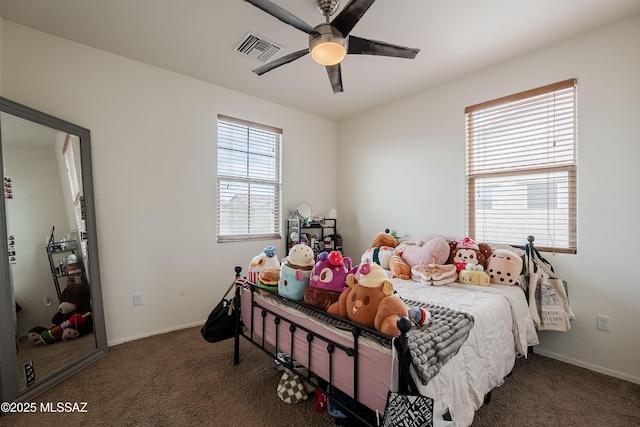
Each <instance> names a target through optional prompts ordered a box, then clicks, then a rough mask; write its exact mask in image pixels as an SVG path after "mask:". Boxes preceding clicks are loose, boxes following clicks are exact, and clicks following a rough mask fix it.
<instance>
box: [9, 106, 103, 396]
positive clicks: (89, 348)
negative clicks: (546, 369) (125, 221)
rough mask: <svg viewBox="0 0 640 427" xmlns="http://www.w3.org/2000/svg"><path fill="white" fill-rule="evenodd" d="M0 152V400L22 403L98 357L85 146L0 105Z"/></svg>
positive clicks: (40, 119)
mask: <svg viewBox="0 0 640 427" xmlns="http://www.w3.org/2000/svg"><path fill="white" fill-rule="evenodd" d="M0 143H1V145H2V152H1V156H0V158H1V160H2V166H3V173H4V203H2V204H0V219H1V224H0V234H1V235H2V238H3V239H4V242H6V244H4V245H3V248H4V249H3V260H2V261H0V274H1V276H0V277H2V282H1V283H0V295H1V298H0V319H1V320H2V324H1V326H0V344H1V347H2V350H1V351H0V361H1V362H2V367H1V369H0V378H1V380H2V389H1V390H2V400H3V401H12V400H26V399H29V398H30V397H32V396H35V395H36V394H38V393H40V392H42V391H44V390H45V389H46V388H48V387H50V386H51V385H53V384H55V383H57V382H59V381H61V380H62V379H64V378H65V377H66V376H68V375H71V374H72V373H74V372H75V371H77V370H78V369H81V368H82V367H84V366H86V365H87V364H89V363H92V362H93V361H94V360H96V359H98V358H99V357H102V356H103V355H105V354H106V352H107V345H106V333H105V327H104V315H103V308H102V295H101V289H100V278H99V266H98V253H97V241H96V228H95V214H94V202H93V185H92V174H91V145H90V138H89V131H88V130H87V129H84V128H81V127H78V126H76V125H73V124H71V123H68V122H65V121H63V120H60V119H57V118H55V117H52V116H49V115H47V114H44V113H41V112H38V111H36V110H33V109H31V108H28V107H26V106H23V105H20V104H17V103H14V102H12V101H10V100H7V99H4V98H0ZM62 301H64V302H62ZM69 310H70V311H69ZM67 311H68V312H67ZM72 315H75V316H73V317H72Z"/></svg>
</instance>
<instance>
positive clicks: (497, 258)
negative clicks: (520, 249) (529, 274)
mask: <svg viewBox="0 0 640 427" xmlns="http://www.w3.org/2000/svg"><path fill="white" fill-rule="evenodd" d="M522 264H523V261H522V258H520V256H518V255H517V254H515V253H514V252H512V251H510V250H508V249H496V250H495V251H493V253H492V254H491V256H490V257H489V261H487V271H488V272H489V278H490V281H491V283H495V284H496V285H515V284H517V282H518V279H519V278H520V273H521V272H522Z"/></svg>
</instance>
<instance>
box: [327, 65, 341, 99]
mask: <svg viewBox="0 0 640 427" xmlns="http://www.w3.org/2000/svg"><path fill="white" fill-rule="evenodd" d="M326 68H327V74H329V81H330V82H331V87H332V88H333V93H338V92H344V90H343V89H342V71H341V70H340V64H336V65H327V67H326Z"/></svg>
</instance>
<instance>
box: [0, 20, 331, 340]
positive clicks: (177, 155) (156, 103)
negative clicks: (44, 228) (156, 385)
mask: <svg viewBox="0 0 640 427" xmlns="http://www.w3.org/2000/svg"><path fill="white" fill-rule="evenodd" d="M3 24H4V25H3V28H2V43H3V50H2V60H1V61H0V63H1V64H2V67H3V72H2V87H1V93H2V96H4V97H6V98H9V99H12V100H14V101H17V102H20V103H22V104H25V105H29V106H31V107H33V108H35V109H38V110H41V111H44V112H46V113H49V114H52V115H54V116H57V117H60V118H62V119H64V120H67V121H70V122H72V123H76V124H78V125H80V126H83V127H85V128H88V129H89V130H90V131H91V141H92V160H93V173H94V184H95V197H96V210H97V228H98V239H99V241H98V242H99V256H100V268H101V273H102V274H101V277H102V289H103V296H104V304H105V314H106V325H107V338H108V342H109V344H111V345H113V344H116V343H120V342H123V341H126V340H129V339H133V338H138V337H142V336H146V335H150V334H155V333H159V332H163V331H169V330H173V329H179V328H182V327H185V326H190V325H197V324H201V323H202V322H203V321H204V319H205V318H206V317H207V315H208V314H209V312H210V311H211V309H212V307H213V306H214V305H215V303H216V302H217V301H218V300H219V299H220V298H221V296H222V293H223V292H224V290H226V288H227V287H228V285H229V284H230V283H231V281H232V280H233V277H234V271H233V267H234V266H235V265H242V266H243V267H244V268H245V270H246V266H247V265H248V263H249V261H250V260H251V258H252V257H253V256H254V255H256V254H258V253H259V252H260V251H262V249H263V248H264V247H265V246H267V245H272V244H273V245H276V246H277V247H278V251H279V255H280V256H284V242H283V241H281V240H280V241H263V242H254V243H246V244H245V243H225V244H218V243H216V230H215V195H216V140H217V136H216V132H217V126H216V115H217V114H225V115H229V116H233V117H238V118H242V119H245V120H250V121H254V122H258V123H264V124H267V125H271V126H276V127H279V128H282V129H283V130H284V150H283V157H284V168H283V180H284V202H283V209H284V211H285V212H287V211H288V209H289V208H292V207H294V206H295V205H296V204H297V203H298V202H300V201H301V200H306V201H307V202H309V203H310V204H311V206H312V207H313V208H314V211H315V212H316V213H317V214H325V215H326V213H327V211H328V210H329V209H330V208H332V207H336V205H337V169H336V166H335V158H336V157H337V124H336V122H334V121H331V120H327V119H323V118H319V117H316V116H312V115H309V114H306V113H302V112H299V111H296V110H293V109H290V108H286V107H283V106H280V105H277V104H273V103H270V102H265V101H262V100H260V99H257V98H253V97H250V96H247V95H244V94H241V93H238V92H234V91H231V90H227V89H225V88H221V87H217V86H213V85H210V84H207V83H204V82H202V81H199V80H195V79H192V78H188V77H185V76H182V75H179V74H175V73H172V72H168V71H166V70H162V69H158V68H155V67H151V66H148V65H145V64H142V63H139V62H135V61H131V60H128V59H125V58H122V57H119V56H115V55H111V54H108V53H105V52H103V51H99V50H96V49H92V48H89V47H87V46H83V45H79V44H76V43H73V42H70V41H67V40H63V39H60V38H56V37H53V36H50V35H48V34H44V33H41V32H38V31H34V30H32V29H29V28H26V27H23V26H20V25H17V24H15V23H13V22H10V21H7V20H5V21H4V23H3ZM221 66H222V65H221ZM318 147H321V149H318ZM309 153H314V157H313V161H315V162H316V163H315V164H317V165H322V172H323V173H322V176H320V175H319V174H318V173H313V171H312V170H311V168H310V165H311V163H310V162H311V160H310V158H309V157H308V155H309ZM319 169H320V168H318V169H317V170H319ZM320 179H321V181H320V182H321V184H320V183H319V182H318V181H319V180H320ZM134 292H143V293H144V304H143V305H142V306H137V307H134V306H133V293H134Z"/></svg>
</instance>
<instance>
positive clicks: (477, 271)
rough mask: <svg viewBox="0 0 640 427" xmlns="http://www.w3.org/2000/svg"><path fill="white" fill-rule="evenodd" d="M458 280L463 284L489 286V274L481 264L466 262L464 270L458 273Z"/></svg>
mask: <svg viewBox="0 0 640 427" xmlns="http://www.w3.org/2000/svg"><path fill="white" fill-rule="evenodd" d="M458 282H460V283H462V284H464V285H476V286H489V282H490V279H489V275H488V274H487V273H485V272H484V268H483V267H482V266H481V265H473V264H472V263H468V264H467V266H466V267H465V269H464V270H462V271H460V273H458Z"/></svg>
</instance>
